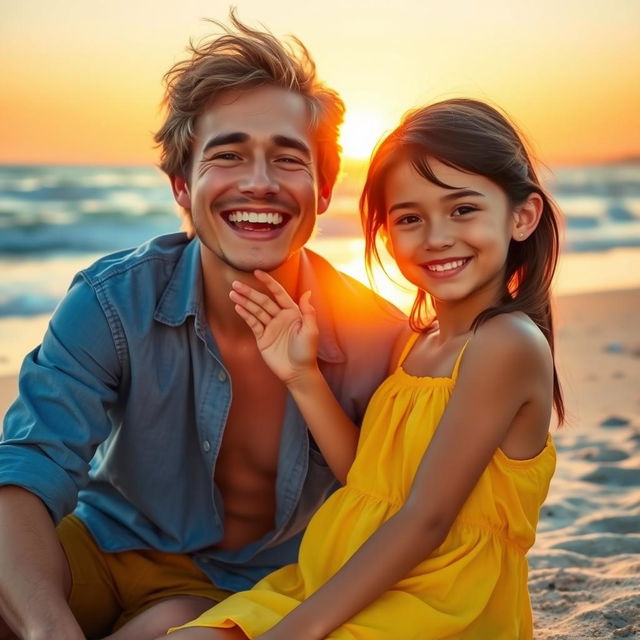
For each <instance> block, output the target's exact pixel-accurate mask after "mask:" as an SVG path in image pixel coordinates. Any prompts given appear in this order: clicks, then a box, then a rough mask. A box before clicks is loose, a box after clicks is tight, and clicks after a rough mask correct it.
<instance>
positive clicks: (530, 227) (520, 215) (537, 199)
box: [511, 193, 544, 242]
mask: <svg viewBox="0 0 640 640" xmlns="http://www.w3.org/2000/svg"><path fill="white" fill-rule="evenodd" d="M543 208H544V201H543V200H542V197H541V196H540V194H539V193H532V194H530V195H529V197H528V198H527V199H526V200H525V201H524V202H523V203H522V204H520V205H518V207H517V208H516V210H515V211H514V212H513V226H512V229H511V237H512V238H513V239H514V240H515V241H516V242H523V241H524V240H526V239H527V238H528V237H529V236H530V235H531V234H532V233H533V232H534V231H535V230H536V227H537V226H538V223H539V222H540V217H541V216H542V209H543Z"/></svg>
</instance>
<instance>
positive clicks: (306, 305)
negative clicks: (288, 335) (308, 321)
mask: <svg viewBox="0 0 640 640" xmlns="http://www.w3.org/2000/svg"><path fill="white" fill-rule="evenodd" d="M310 300H311V291H305V292H304V293H303V294H302V295H301V296H300V303H299V304H300V311H301V312H302V314H303V315H315V313H316V310H315V309H314V308H313V305H312V304H311V302H310Z"/></svg>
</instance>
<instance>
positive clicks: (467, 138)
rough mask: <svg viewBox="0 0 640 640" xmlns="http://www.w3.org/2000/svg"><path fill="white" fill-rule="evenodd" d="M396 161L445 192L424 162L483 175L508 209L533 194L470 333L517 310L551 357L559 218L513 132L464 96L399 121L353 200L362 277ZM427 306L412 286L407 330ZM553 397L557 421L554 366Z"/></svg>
mask: <svg viewBox="0 0 640 640" xmlns="http://www.w3.org/2000/svg"><path fill="white" fill-rule="evenodd" d="M400 156H403V157H407V156H408V157H409V158H410V161H411V163H412V165H413V167H414V168H415V170H416V171H417V172H418V174H419V175H421V176H422V177H423V178H425V180H429V181H430V182H432V183H434V184H436V185H438V186H440V187H443V188H453V187H452V186H451V185H447V184H444V183H443V182H441V181H440V180H438V178H437V177H436V176H435V174H434V173H433V171H432V169H431V167H430V166H429V159H430V158H434V159H436V160H438V161H439V162H442V163H443V164H446V165H448V166H450V167H453V168H455V169H459V170H460V171H465V172H467V173H475V174H477V175H481V176H485V177H486V178H489V180H491V181H492V182H494V183H495V184H497V185H498V186H499V187H500V188H501V189H502V190H503V191H504V192H505V194H506V195H507V198H508V201H509V203H510V205H511V206H512V207H515V206H517V205H519V204H521V203H523V202H524V201H525V200H526V199H527V198H528V197H529V196H530V195H531V194H532V193H537V194H539V196H540V198H541V199H542V202H543V208H542V215H541V217H540V222H539V224H538V226H537V228H536V229H535V231H534V232H533V233H532V234H531V235H530V236H529V237H528V238H526V239H525V240H524V241H521V242H516V241H513V240H512V241H511V243H510V245H509V250H508V254H507V261H506V265H505V276H504V292H503V295H502V299H501V300H499V301H498V303H497V304H496V305H494V306H493V307H490V308H488V309H485V310H484V311H482V312H481V313H480V314H479V315H478V317H477V318H475V320H474V322H473V324H472V326H471V327H470V328H471V329H476V328H477V327H478V326H479V325H481V324H482V323H483V322H485V321H487V320H489V318H492V317H494V316H496V315H498V314H501V313H509V312H512V311H522V312H523V313H526V314H527V315H528V316H529V317H530V318H531V319H532V320H533V321H534V322H535V323H536V325H537V326H538V327H539V328H540V330H541V331H542V333H543V334H544V336H545V337H546V339H547V341H548V342H549V346H550V348H551V353H552V354H553V353H554V334H553V317H552V313H551V301H550V294H549V290H550V286H551V281H552V279H553V274H554V272H555V268H556V263H557V260H558V253H559V220H560V214H559V211H558V209H557V207H556V205H555V204H554V202H553V200H552V199H551V197H550V196H549V195H548V194H547V193H546V192H545V190H544V189H543V188H542V186H541V184H540V180H539V179H538V176H537V175H536V171H535V169H534V167H533V163H532V161H531V158H530V154H529V152H528V150H527V148H526V146H525V144H524V142H523V139H522V137H521V135H520V134H519V133H518V131H517V130H516V128H515V127H514V126H513V125H512V124H511V123H510V122H509V120H508V119H507V118H506V117H505V116H504V115H502V114H501V113H500V112H499V111H498V110H497V109H494V108H493V107H491V106H489V105H488V104H486V103H484V102H480V101H478V100H469V99H464V98H458V99H451V100H444V101H442V102H438V103H435V104H432V105H429V106H426V107H423V108H422V109H418V110H416V111H413V112H411V113H409V114H408V115H407V116H405V118H404V119H403V120H402V122H401V123H400V125H399V126H398V127H397V128H396V129H395V130H394V131H393V132H392V133H391V134H389V135H388V136H387V137H386V138H385V139H384V140H383V141H382V142H381V143H380V145H379V146H378V148H377V149H376V151H375V153H374V155H373V157H372V160H371V164H370V165H369V171H368V174H367V181H366V183H365V186H364V190H363V193H362V196H361V198H360V213H361V216H362V224H363V228H364V234H365V242H366V245H365V256H366V264H367V270H368V272H369V273H371V264H372V260H373V259H376V260H377V261H378V262H379V261H380V256H379V254H378V251H377V247H376V238H377V235H378V233H379V231H380V230H381V229H384V227H385V225H386V216H387V211H386V205H385V199H384V189H385V180H386V176H387V174H388V171H389V169H390V168H391V167H392V166H393V164H394V162H395V160H397V159H398V158H399V157H400ZM428 303H429V298H428V296H427V294H426V292H425V291H422V290H420V289H419V290H418V294H417V296H416V299H415V301H414V304H413V308H412V310H411V316H410V324H411V327H412V329H414V330H415V331H425V330H427V329H428V327H429V326H430V324H431V322H432V321H433V317H432V315H431V314H430V312H429V304H428ZM553 400H554V406H555V409H556V413H557V415H558V419H559V422H560V423H562V421H563V419H564V404H563V401H562V392H561V389H560V384H559V382H558V376H557V373H556V369H555V365H554V370H553Z"/></svg>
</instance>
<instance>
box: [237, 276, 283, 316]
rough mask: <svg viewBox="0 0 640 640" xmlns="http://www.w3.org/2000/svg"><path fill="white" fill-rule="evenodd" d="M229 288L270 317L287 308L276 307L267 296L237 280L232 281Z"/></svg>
mask: <svg viewBox="0 0 640 640" xmlns="http://www.w3.org/2000/svg"><path fill="white" fill-rule="evenodd" d="M231 286H232V287H233V291H234V292H236V293H238V294H239V295H241V296H242V297H243V298H244V299H246V300H250V301H251V302H252V303H253V304H254V305H257V306H259V307H261V308H262V309H264V310H265V311H266V312H267V313H268V314H269V315H270V316H275V315H276V314H277V313H278V311H280V309H281V308H287V306H283V305H280V306H278V304H276V302H274V301H273V300H272V299H271V298H270V297H269V296H268V295H266V294H264V293H261V292H260V291H256V290H255V289H254V288H253V287H250V286H249V285H248V284H245V283H244V282H240V281H239V280H234V281H233V282H232V283H231ZM288 306H289V305H288Z"/></svg>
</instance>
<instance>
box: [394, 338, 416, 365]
mask: <svg viewBox="0 0 640 640" xmlns="http://www.w3.org/2000/svg"><path fill="white" fill-rule="evenodd" d="M421 335H422V334H421V333H412V334H411V336H409V339H408V340H407V343H406V344H405V345H404V347H403V349H402V353H401V354H400V357H399V358H398V364H397V365H396V368H397V367H399V366H401V365H402V363H403V362H404V361H405V358H406V357H407V356H408V355H409V351H411V347H413V345H414V344H415V343H416V340H417V339H418V338H419V337H420V336H421Z"/></svg>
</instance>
